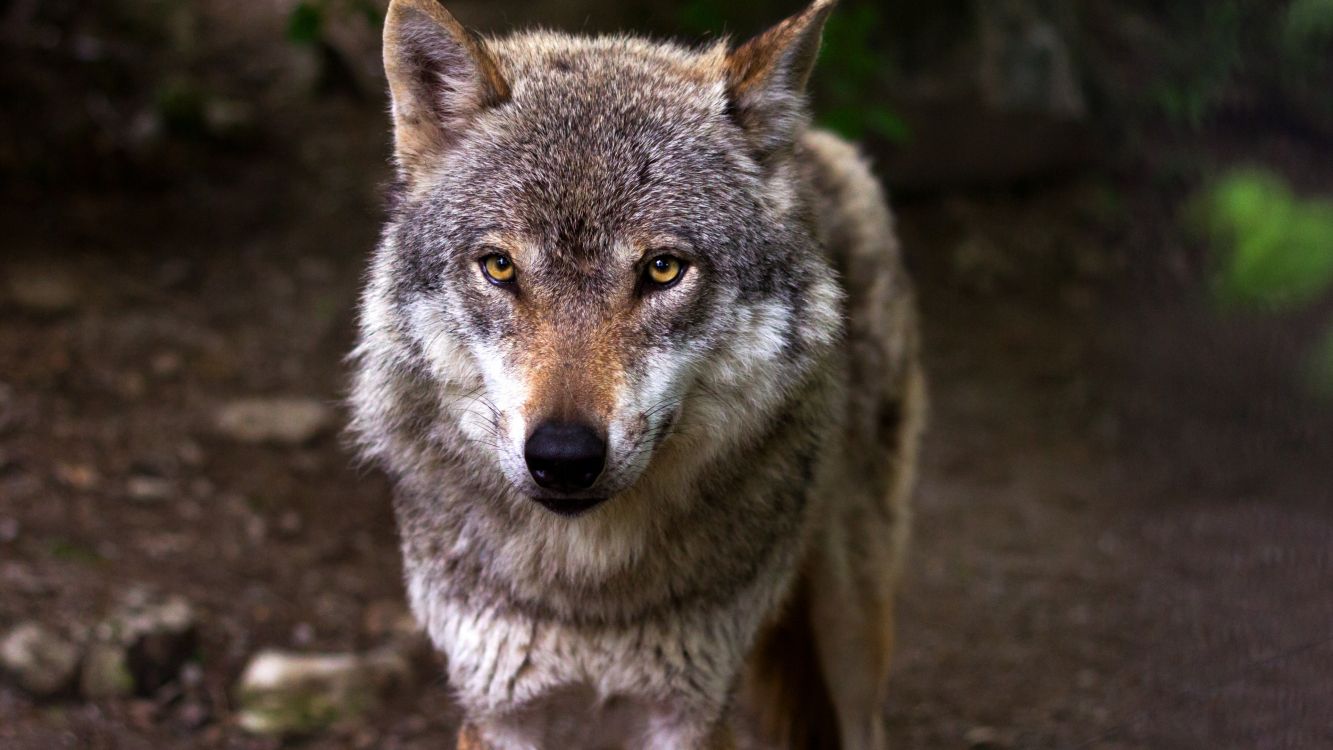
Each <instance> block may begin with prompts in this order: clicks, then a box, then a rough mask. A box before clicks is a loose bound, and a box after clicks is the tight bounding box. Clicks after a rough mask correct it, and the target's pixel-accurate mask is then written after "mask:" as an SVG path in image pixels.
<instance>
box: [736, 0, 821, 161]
mask: <svg viewBox="0 0 1333 750" xmlns="http://www.w3.org/2000/svg"><path fill="white" fill-rule="evenodd" d="M834 5H836V0H815V2H814V3H812V4H811V5H810V7H808V8H806V9H805V10H804V11H802V12H800V13H798V14H796V15H794V16H792V17H790V18H788V19H786V20H785V21H782V22H781V23H779V24H778V25H776V26H774V27H773V28H771V29H769V30H768V31H765V32H764V33H762V34H760V35H759V36H757V37H755V38H753V39H751V40H750V41H748V42H746V43H745V44H742V45H741V46H740V47H738V48H737V49H736V50H734V51H733V52H731V54H729V55H728V56H727V65H726V71H727V85H728V89H729V93H730V96H731V104H732V111H733V114H734V116H735V118H736V121H737V122H738V123H740V125H741V127H743V128H745V130H746V131H747V132H749V133H750V134H751V136H752V138H753V139H754V141H755V146H756V147H757V149H758V150H759V152H760V153H761V154H770V153H772V152H774V151H778V150H780V149H782V148H783V147H785V146H789V145H791V143H792V142H794V140H795V138H796V136H797V135H798V134H799V133H800V130H801V128H802V127H803V126H804V124H805V119H806V104H805V87H806V84H807V83H808V82H809V80H810V73H811V71H812V70H814V66H815V59H816V58H817V57H818V56H819V43H820V39H821V37H822V35H823V31H824V22H825V21H826V20H827V19H828V16H829V13H831V12H832V11H833V6H834Z"/></svg>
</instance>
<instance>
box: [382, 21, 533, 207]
mask: <svg viewBox="0 0 1333 750" xmlns="http://www.w3.org/2000/svg"><path fill="white" fill-rule="evenodd" d="M384 72H385V74H386V76H387V77H388V79H389V94H390V96H391V98H392V100H393V135H394V152H395V156H396V157H397V160H398V167H399V170H400V172H401V173H402V175H403V176H404V177H406V178H407V179H408V180H409V181H410V180H411V179H412V177H413V176H414V175H415V174H418V173H419V172H421V171H422V170H424V169H425V168H427V166H428V164H429V163H430V161H431V160H432V159H433V157H437V156H438V155H439V154H440V153H441V152H442V151H443V150H444V149H446V148H448V147H449V144H450V143H452V142H453V141H454V139H455V138H457V136H458V133H459V131H460V130H462V129H463V128H464V127H466V126H467V124H468V123H469V122H470V121H471V120H472V119H473V118H474V117H475V116H476V115H478V114H480V113H481V112H482V111H483V110H485V109H486V108H488V107H494V106H496V105H499V104H503V103H504V102H505V101H506V100H508V99H509V84H508V83H507V82H506V81H505V79H504V76H503V75H501V73H500V68H499V66H498V65H496V63H495V59H494V58H493V57H491V54H490V52H489V51H488V50H487V49H486V44H485V42H483V41H482V40H481V39H480V38H478V37H477V36H475V35H474V34H472V33H471V32H469V31H468V30H467V29H465V28H463V25H462V24H460V23H459V22H458V20H457V19H455V18H454V17H453V15H451V14H450V13H449V11H447V10H445V9H444V7H443V6H441V5H440V4H439V3H438V2H437V1H436V0H392V2H390V3H389V10H388V13H387V14H386V15H385V18H384Z"/></svg>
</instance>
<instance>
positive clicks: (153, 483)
mask: <svg viewBox="0 0 1333 750" xmlns="http://www.w3.org/2000/svg"><path fill="white" fill-rule="evenodd" d="M175 491H176V485H175V483H173V482H172V481H171V480H170V479H164V478H162V477H153V476H146V475H145V476H133V477H130V478H129V479H127V480H125V494H126V496H128V497H129V499H130V500H133V501H134V502H136V503H157V502H161V501H163V500H166V499H168V498H170V497H171V496H172V494H174V493H175Z"/></svg>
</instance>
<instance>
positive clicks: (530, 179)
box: [425, 32, 763, 257]
mask: <svg viewBox="0 0 1333 750" xmlns="http://www.w3.org/2000/svg"><path fill="white" fill-rule="evenodd" d="M487 47H488V49H489V50H490V51H491V52H492V53H493V55H494V57H495V60H496V63H497V65H498V66H499V68H500V70H501V72H502V74H503V75H504V77H505V79H506V80H507V81H508V84H509V87H510V96H509V98H508V99H507V100H506V101H505V102H504V103H503V104H502V105H500V106H497V107H493V108H491V109H488V110H486V111H484V112H482V113H480V114H479V115H478V116H477V117H476V118H475V119H474V120H473V121H472V122H470V123H469V124H468V125H467V126H466V127H465V129H464V131H463V132H461V133H460V134H459V139H458V141H457V142H456V143H455V144H454V145H453V147H451V148H450V149H449V150H448V151H446V152H445V153H443V154H442V155H441V157H440V160H439V162H438V165H437V166H438V168H437V169H436V170H435V174H434V176H433V179H431V180H429V183H430V188H429V190H428V191H426V196H425V198H426V202H427V203H428V204H430V206H431V207H433V208H436V209H438V210H439V212H440V220H441V223H443V224H444V225H446V226H447V227H448V228H449V229H451V230H452V231H451V234H453V235H455V237H454V239H455V240H459V239H466V240H467V241H469V242H470V243H472V244H477V243H483V242H485V241H486V239H487V238H488V237H494V236H496V235H511V236H516V237H521V238H523V239H524V240H525V241H528V242H532V243H534V244H536V245H538V246H539V249H541V250H543V251H545V252H549V253H555V254H570V255H574V256H576V257H577V256H580V255H585V256H586V255H595V254H599V253H604V252H606V251H607V250H608V249H609V248H610V247H611V246H614V245H621V246H623V245H625V244H629V245H631V246H633V245H639V244H643V245H651V244H652V243H653V242H656V241H658V240H659V239H660V238H663V237H670V238H676V239H678V240H681V241H683V242H684V243H686V244H688V245H690V246H691V247H695V248H697V249H699V250H710V249H718V248H721V247H731V246H734V245H736V244H741V243H740V241H742V240H743V239H744V238H743V237H738V236H737V232H738V231H741V232H744V231H746V229H747V228H746V227H745V226H744V225H745V224H746V223H747V221H748V220H752V219H753V217H755V216H757V215H758V214H759V213H760V212H761V209H762V206H761V202H762V200H763V196H762V174H761V169H760V167H759V165H758V164H757V163H756V161H755V160H754V159H752V158H751V157H750V155H749V154H748V153H747V150H746V149H747V144H746V141H745V139H744V135H743V133H742V132H741V131H740V129H739V127H738V126H737V125H736V124H735V123H734V122H732V121H731V120H730V119H729V115H728V96H727V91H726V82H725V77H724V73H723V70H722V66H723V61H724V56H725V51H724V50H723V48H722V47H721V46H719V47H717V48H715V49H710V50H704V51H694V50H689V49H685V48H682V47H677V46H674V45H670V44H662V43H654V42H647V41H645V40H640V39H633V38H624V37H610V38H578V37H570V36H564V35H559V34H552V33H544V32H543V33H527V34H519V35H515V36H511V37H507V38H502V39H496V40H489V41H488V42H487Z"/></svg>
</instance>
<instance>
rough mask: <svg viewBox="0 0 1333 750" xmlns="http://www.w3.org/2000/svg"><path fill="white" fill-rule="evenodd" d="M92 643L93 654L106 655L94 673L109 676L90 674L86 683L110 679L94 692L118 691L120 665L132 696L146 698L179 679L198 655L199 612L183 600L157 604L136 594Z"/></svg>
mask: <svg viewBox="0 0 1333 750" xmlns="http://www.w3.org/2000/svg"><path fill="white" fill-rule="evenodd" d="M93 639H94V643H93V645H92V646H91V647H90V650H89V653H90V655H91V654H92V653H94V652H98V651H102V652H104V653H99V655H98V659H99V664H97V665H96V666H95V669H96V670H98V671H99V672H104V673H105V674H98V675H92V676H90V675H88V674H87V673H86V671H85V677H87V678H90V679H92V678H103V677H104V678H105V679H97V680H96V681H95V682H94V687H96V688H98V689H102V688H108V689H110V687H115V686H119V685H120V683H121V679H120V677H121V675H120V671H119V666H117V664H119V665H123V667H124V669H125V671H127V672H128V673H129V675H130V677H131V679H132V681H133V692H134V693H136V694H138V695H147V694H149V693H151V692H153V691H154V690H157V689H158V688H160V687H162V686H163V685H165V684H167V683H168V682H170V681H171V680H173V679H175V678H176V676H177V675H178V674H179V673H180V670H181V666H182V665H183V664H184V663H185V660H186V659H188V658H189V657H190V655H191V654H192V653H193V652H194V648H195V643H196V640H197V618H196V615H195V612H194V608H193V607H191V606H190V604H189V602H187V601H185V600H184V599H182V598H180V597H171V598H168V599H165V600H154V599H152V598H151V597H148V596H147V595H145V594H142V593H140V592H135V593H132V594H131V595H130V596H129V597H127V602H126V604H125V605H124V606H123V607H122V608H121V609H120V610H119V611H117V612H115V613H114V614H112V615H111V616H110V617H108V618H107V619H105V620H103V621H102V622H101V623H99V624H98V626H97V627H96V628H94V630H93ZM112 652H114V654H113V653H112ZM109 686H110V687H109ZM114 692H115V690H113V693H114ZM116 694H118V693H116Z"/></svg>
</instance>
